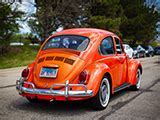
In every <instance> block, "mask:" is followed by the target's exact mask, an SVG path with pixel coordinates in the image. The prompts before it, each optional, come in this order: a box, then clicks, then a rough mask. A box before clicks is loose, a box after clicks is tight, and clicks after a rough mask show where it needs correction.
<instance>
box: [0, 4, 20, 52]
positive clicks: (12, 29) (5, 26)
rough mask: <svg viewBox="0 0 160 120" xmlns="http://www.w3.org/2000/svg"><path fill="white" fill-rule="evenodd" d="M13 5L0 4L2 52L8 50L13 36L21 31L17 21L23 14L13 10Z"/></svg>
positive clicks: (0, 45)
mask: <svg viewBox="0 0 160 120" xmlns="http://www.w3.org/2000/svg"><path fill="white" fill-rule="evenodd" d="M11 5H12V4H8V3H3V2H0V13H1V14H0V23H1V24H0V52H1V53H4V52H5V51H6V50H7V46H8V44H9V41H10V38H11V36H12V35H13V34H14V33H16V32H17V31H18V30H19V25H18V23H17V20H18V19H20V18H21V16H22V14H23V13H22V12H20V11H18V10H17V7H16V8H15V9H13V10H12V9H11Z"/></svg>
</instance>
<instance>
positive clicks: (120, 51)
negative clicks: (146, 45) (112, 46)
mask: <svg viewBox="0 0 160 120" xmlns="http://www.w3.org/2000/svg"><path fill="white" fill-rule="evenodd" d="M114 39H115V41H116V50H117V53H118V54H123V53H124V51H123V48H122V44H121V42H120V40H119V39H118V38H114Z"/></svg>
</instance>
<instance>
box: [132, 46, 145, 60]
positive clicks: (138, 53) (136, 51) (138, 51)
mask: <svg viewBox="0 0 160 120" xmlns="http://www.w3.org/2000/svg"><path fill="white" fill-rule="evenodd" d="M133 56H134V58H140V57H146V51H145V49H144V48H143V47H142V46H141V45H138V46H136V47H133Z"/></svg>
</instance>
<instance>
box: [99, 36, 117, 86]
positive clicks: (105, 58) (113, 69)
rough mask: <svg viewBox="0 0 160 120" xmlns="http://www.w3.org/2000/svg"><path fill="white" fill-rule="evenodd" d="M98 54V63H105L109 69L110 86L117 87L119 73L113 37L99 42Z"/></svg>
mask: <svg viewBox="0 0 160 120" xmlns="http://www.w3.org/2000/svg"><path fill="white" fill-rule="evenodd" d="M99 53H100V58H98V61H99V62H102V63H105V64H106V65H107V66H108V67H109V68H110V73H111V76H112V86H113V88H114V87H116V86H118V84H117V81H119V80H118V79H119V77H118V76H117V74H118V73H119V71H118V70H119V69H118V66H119V61H118V60H117V56H116V50H115V45H114V40H113V37H111V36H108V37H106V38H104V39H103V40H102V41H101V43H100V46H99Z"/></svg>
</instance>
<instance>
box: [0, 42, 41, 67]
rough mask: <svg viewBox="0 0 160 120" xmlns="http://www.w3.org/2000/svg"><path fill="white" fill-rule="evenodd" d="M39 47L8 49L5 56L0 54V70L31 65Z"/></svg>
mask: <svg viewBox="0 0 160 120" xmlns="http://www.w3.org/2000/svg"><path fill="white" fill-rule="evenodd" d="M38 49H39V46H27V45H25V46H17V47H10V51H9V52H8V53H6V54H0V60H1V62H0V69H2V68H10V67H19V66H26V65H28V64H30V63H32V62H33V61H34V59H35V57H36V54H37V52H38Z"/></svg>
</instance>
